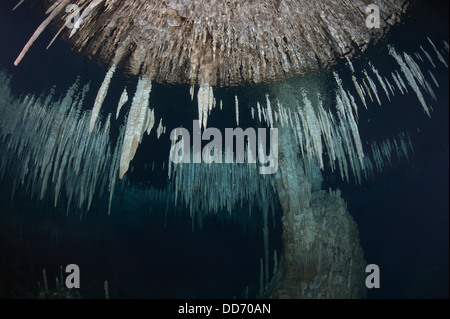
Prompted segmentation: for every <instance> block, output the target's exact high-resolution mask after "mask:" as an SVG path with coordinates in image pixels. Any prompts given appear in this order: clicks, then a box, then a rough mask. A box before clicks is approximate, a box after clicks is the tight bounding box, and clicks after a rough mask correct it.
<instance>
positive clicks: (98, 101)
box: [89, 64, 116, 132]
mask: <svg viewBox="0 0 450 319" xmlns="http://www.w3.org/2000/svg"><path fill="white" fill-rule="evenodd" d="M115 71H116V66H115V65H114V64H113V65H112V66H111V68H109V70H108V72H107V73H106V76H105V79H104V80H103V83H102V85H101V86H100V89H99V90H98V93H97V97H96V98H95V102H94V108H93V109H92V115H91V122H90V124H89V132H92V131H93V130H94V125H95V121H96V120H97V117H98V114H99V112H100V108H101V107H102V104H103V101H104V100H105V97H106V94H107V93H108V88H109V84H110V83H111V78H112V77H113V75H114V72H115Z"/></svg>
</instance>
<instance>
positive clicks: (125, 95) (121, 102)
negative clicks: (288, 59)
mask: <svg viewBox="0 0 450 319" xmlns="http://www.w3.org/2000/svg"><path fill="white" fill-rule="evenodd" d="M127 102H128V93H127V87H125V88H124V89H123V92H122V94H121V95H120V99H119V103H118V104H117V111H116V120H117V119H118V118H119V114H120V110H121V109H122V106H124V104H125V103H127Z"/></svg>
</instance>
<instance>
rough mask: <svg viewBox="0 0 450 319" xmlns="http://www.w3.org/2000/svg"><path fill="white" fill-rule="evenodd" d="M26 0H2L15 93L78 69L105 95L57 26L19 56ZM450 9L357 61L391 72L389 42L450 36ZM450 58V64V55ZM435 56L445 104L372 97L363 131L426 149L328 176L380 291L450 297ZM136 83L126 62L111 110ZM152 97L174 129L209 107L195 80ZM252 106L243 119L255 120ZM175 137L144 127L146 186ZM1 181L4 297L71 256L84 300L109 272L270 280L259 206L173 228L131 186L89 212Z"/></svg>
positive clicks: (192, 291)
mask: <svg viewBox="0 0 450 319" xmlns="http://www.w3.org/2000/svg"><path fill="white" fill-rule="evenodd" d="M14 4H15V1H2V3H1V4H0V66H1V67H2V68H4V69H6V70H7V71H8V72H9V73H10V74H13V75H14V77H13V80H12V86H13V89H14V92H16V93H21V92H25V91H26V92H35V93H40V92H41V91H42V90H43V89H47V88H49V87H51V86H53V85H55V84H56V85H57V90H58V89H60V90H61V92H62V91H64V89H67V88H68V87H69V86H70V85H71V84H72V83H73V81H74V80H75V78H76V76H77V75H80V76H81V78H82V80H84V81H85V82H88V81H92V89H91V92H90V93H89V95H88V97H87V100H88V101H93V99H94V98H95V94H96V92H93V91H95V90H96V89H95V88H96V87H99V86H100V83H101V82H102V80H103V78H104V75H105V72H106V71H105V70H104V69H101V68H99V67H97V66H96V65H95V64H94V63H92V62H90V61H88V60H87V59H85V58H80V57H78V56H77V55H75V54H74V53H72V52H71V51H70V49H69V48H68V47H67V46H66V45H65V44H64V43H62V42H59V41H56V42H55V43H54V44H53V46H52V47H51V48H50V49H49V50H45V47H46V45H47V44H48V42H49V41H50V40H51V37H52V36H51V35H50V34H49V33H48V32H44V34H42V35H41V37H40V38H39V40H38V41H36V43H35V44H34V45H33V47H32V48H31V49H30V51H29V52H28V54H27V55H26V57H25V58H24V60H23V61H22V62H21V64H20V66H19V67H17V68H15V67H13V66H12V63H13V61H14V60H15V58H16V56H17V55H18V53H19V52H20V51H21V49H22V47H23V45H24V44H25V42H26V41H27V40H28V37H29V36H30V35H31V34H32V33H33V32H34V30H35V28H36V26H38V25H39V24H40V22H41V21H42V17H39V16H37V15H36V14H35V13H34V12H31V11H30V10H28V9H27V7H26V6H25V5H23V6H22V7H21V8H20V9H18V10H17V11H16V12H14V13H13V12H11V11H10V8H12V7H13V6H14ZM447 12H448V3H447V2H446V1H435V2H432V3H430V2H419V3H418V4H417V6H416V7H415V9H414V10H413V11H412V12H411V17H410V18H408V19H407V21H406V22H405V25H402V26H399V27H397V28H395V29H394V30H393V32H392V34H391V35H390V36H389V38H387V39H385V40H384V41H383V42H381V43H378V44H377V45H375V46H374V47H372V48H371V49H370V50H369V51H368V52H366V53H365V55H364V56H363V57H362V59H361V60H360V61H354V62H353V64H354V66H355V69H358V66H360V65H363V64H364V63H365V62H367V60H371V61H374V64H375V62H380V63H376V65H377V67H378V69H379V71H380V73H381V72H383V71H386V72H387V71H389V70H390V68H392V67H394V64H393V63H392V61H390V62H389V61H388V60H387V59H386V62H385V61H383V59H384V58H385V57H387V54H386V44H387V43H395V44H396V48H401V50H403V51H406V52H414V51H419V45H424V44H426V43H427V39H426V37H427V36H428V37H430V39H432V40H433V41H434V43H438V42H442V40H447V41H448V13H447ZM419 52H420V51H419ZM429 52H430V51H429ZM446 59H447V62H448V54H447V56H446ZM391 60H392V59H391ZM435 64H436V66H438V69H436V70H433V73H434V75H435V76H436V78H437V80H438V82H439V83H440V89H439V90H435V92H436V95H437V101H438V102H435V103H433V109H434V111H433V113H432V117H431V118H430V119H428V118H427V117H426V115H425V114H424V113H423V110H422V108H421V106H420V104H419V102H418V101H417V98H416V96H415V95H414V94H411V92H410V94H409V95H405V96H396V97H395V98H393V99H392V102H391V103H383V106H382V107H379V106H378V105H376V104H371V105H370V106H369V110H367V111H366V110H365V109H364V108H363V107H361V108H360V111H359V112H360V120H359V127H360V133H361V137H362V139H368V140H371V139H380V138H382V137H387V136H390V135H393V134H396V133H397V132H398V131H399V130H402V131H408V132H410V135H411V139H412V142H413V145H414V150H415V154H414V155H412V156H410V160H409V162H406V161H402V162H400V163H399V162H395V161H394V163H393V167H392V168H388V169H386V170H385V171H384V172H383V173H381V174H377V175H376V177H375V179H374V180H373V181H367V182H364V183H363V185H362V186H357V185H354V183H343V182H339V181H335V180H333V179H332V178H331V177H329V176H328V177H327V176H326V177H325V182H324V183H325V185H324V187H328V186H331V187H333V188H335V187H339V188H341V189H342V190H343V193H342V194H343V197H344V198H345V200H346V201H347V203H348V209H349V211H350V213H351V214H352V216H353V217H354V219H355V220H356V222H357V223H358V226H359V230H360V238H361V245H362V247H363V250H364V252H365V259H366V261H367V262H368V263H375V264H378V265H379V266H380V269H381V288H380V289H377V290H368V297H369V298H448V294H449V293H448V291H449V290H448V282H449V279H448V269H449V261H448V252H449V247H448V245H449V244H448V243H449V236H448V230H449V221H448V206H449V205H448V193H449V190H448V188H449V187H448V182H449V178H448V176H449V174H448V158H449V157H448V155H449V154H448V146H449V140H448V127H449V126H448V125H449V123H448V118H449V114H448V101H449V98H448V96H449V93H448V69H445V68H444V67H443V65H442V64H440V62H439V61H436V59H435ZM397 69H398V68H397ZM336 70H338V72H342V73H345V72H348V68H346V67H345V66H343V65H337V66H336ZM340 74H341V73H340ZM124 85H128V86H129V87H130V88H132V87H135V85H136V79H129V78H125V77H123V76H120V75H119V74H116V75H115V76H114V78H113V81H112V83H111V87H110V90H109V92H108V96H107V99H106V101H105V104H104V110H106V111H113V110H114V108H115V105H116V103H117V100H118V98H119V96H120V93H121V91H122V88H123V86H124ZM350 85H351V83H350V84H349V86H350ZM239 90H241V89H239V88H238V89H222V90H220V91H219V92H218V93H217V94H218V95H219V96H222V97H223V98H224V105H234V101H233V99H234V94H235V93H239ZM129 93H130V91H129ZM382 94H383V93H381V92H380V96H381V95H382ZM151 103H152V104H153V105H155V106H157V107H156V110H155V112H156V117H157V118H158V119H159V118H160V117H163V119H164V121H165V125H167V129H168V132H170V130H171V129H172V128H174V127H177V126H180V125H183V126H184V127H188V126H189V125H191V124H189V123H191V121H192V119H193V118H195V117H196V116H197V109H196V105H195V104H194V103H191V102H190V97H189V90H188V87H179V86H164V85H154V86H153V89H152V100H151ZM243 104H245V102H244V103H243ZM90 105H91V104H90V103H87V106H86V108H87V109H88V108H90ZM108 107H109V109H108ZM123 113H125V112H123ZM241 114H242V115H241V116H242V117H241V121H242V122H243V124H242V126H243V127H245V124H244V123H251V122H250V120H251V119H250V118H249V115H248V114H247V118H245V117H244V116H245V115H244V112H241ZM121 120H122V121H123V114H122V116H121V119H119V121H117V122H115V121H113V124H112V125H113V130H112V131H113V133H112V138H113V139H114V138H115V137H117V136H116V135H114V134H117V131H118V126H119V123H120V122H121ZM233 120H234V109H233V108H231V109H228V110H227V109H225V110H224V112H222V113H220V112H216V113H214V112H213V114H212V116H211V118H210V120H209V125H211V126H216V127H222V126H223V127H225V126H226V125H227V123H233ZM230 125H232V124H230ZM418 127H419V128H420V133H419V132H418V130H417V128H418ZM114 132H116V133H114ZM169 145H170V144H169V142H168V136H167V135H166V139H162V140H156V139H155V138H148V139H147V140H146V139H145V138H144V142H143V144H142V145H141V147H140V148H139V150H138V152H137V154H136V157H135V160H134V161H133V163H134V165H135V166H136V172H135V173H134V174H131V173H130V174H128V175H130V176H129V178H130V181H131V182H132V183H133V184H134V185H139V183H143V184H144V185H145V184H146V183H148V182H149V181H150V183H151V185H153V186H155V187H159V188H164V187H165V184H166V176H167V171H162V170H159V171H157V172H155V173H154V174H153V175H152V176H150V177H148V176H143V174H139V166H140V165H141V166H142V164H143V163H145V162H146V161H148V160H150V161H155V162H156V163H159V164H157V165H161V164H162V162H163V161H167V154H168V151H169ZM1 183H2V184H1V187H0V257H1V259H0V296H1V297H2V298H32V297H34V296H36V294H37V291H38V286H37V282H38V281H41V282H42V269H44V268H45V269H46V270H47V273H48V277H49V285H50V286H51V287H54V285H55V284H54V279H53V278H54V277H55V276H58V275H59V267H60V265H63V266H65V265H68V264H72V263H74V264H77V265H78V266H79V267H80V270H81V289H80V291H81V294H82V295H83V297H86V298H102V297H103V281H104V280H108V282H109V288H110V295H111V297H112V298H194V297H196V298H230V297H233V296H237V297H243V294H244V289H245V287H246V286H249V291H250V296H255V295H256V293H257V292H258V285H259V260H260V258H261V257H262V256H263V254H264V250H263V240H262V231H261V227H262V225H261V221H260V220H259V219H257V218H253V219H251V220H250V221H249V223H248V224H247V225H243V224H242V223H237V222H233V221H225V222H220V221H217V218H215V217H212V218H210V219H207V220H205V225H204V227H203V230H202V231H198V230H196V231H194V232H192V231H191V220H190V218H189V217H188V216H187V215H186V212H184V215H183V216H182V217H169V220H168V221H167V226H166V227H164V217H163V213H164V212H161V214H160V215H149V214H148V207H145V206H142V205H140V204H139V201H138V200H136V199H134V198H133V197H132V195H133V193H132V192H130V193H127V196H118V197H117V198H115V199H114V202H113V204H114V207H115V208H114V209H113V212H112V215H111V216H107V214H106V209H107V200H105V199H98V200H97V201H94V205H93V207H92V209H91V211H89V213H88V214H87V216H85V217H84V218H83V219H81V220H80V219H79V217H74V216H72V215H71V216H69V217H67V216H66V212H65V207H62V208H53V206H52V204H51V203H49V202H46V201H45V200H44V201H37V200H36V199H31V198H30V197H29V196H28V195H27V194H24V193H22V192H18V193H17V194H16V195H15V198H14V200H13V201H11V200H10V196H11V183H10V181H7V180H5V181H1ZM105 202H106V204H105ZM62 206H63V205H62ZM171 209H172V208H171ZM171 212H172V211H171ZM171 212H169V216H172V215H171V214H170V213H171ZM172 213H173V212H172ZM255 213H256V214H257V213H258V212H255ZM280 214H281V213H280V211H279V209H278V211H277V214H276V216H275V217H276V223H275V228H273V226H271V228H270V233H271V240H270V247H271V251H273V249H277V251H278V252H280V249H281V239H280V238H281V230H280V225H279V224H280ZM254 215H255V214H253V216H254ZM244 230H246V231H244Z"/></svg>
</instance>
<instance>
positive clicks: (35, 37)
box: [14, 0, 70, 66]
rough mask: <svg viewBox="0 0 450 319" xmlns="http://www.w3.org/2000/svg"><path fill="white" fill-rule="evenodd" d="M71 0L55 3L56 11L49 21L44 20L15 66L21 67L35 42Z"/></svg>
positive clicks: (52, 13)
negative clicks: (21, 62) (20, 64)
mask: <svg viewBox="0 0 450 319" xmlns="http://www.w3.org/2000/svg"><path fill="white" fill-rule="evenodd" d="M69 1H70V0H61V1H58V2H55V5H56V4H57V6H56V7H55V9H54V10H53V11H52V12H51V13H50V15H49V16H48V17H47V19H45V20H44V22H42V23H41V25H40V26H39V27H38V28H37V29H36V31H35V32H34V33H33V35H32V36H31V38H30V39H29V40H28V42H27V43H26V44H25V46H24V47H23V49H22V52H20V54H19V56H18V57H17V59H16V60H15V61H14V65H15V66H17V65H19V63H20V61H22V59H23V57H24V56H25V54H26V53H27V52H28V50H29V49H30V47H31V46H32V45H33V43H34V41H36V39H37V38H38V37H39V36H40V35H41V33H42V32H43V31H44V30H45V28H46V27H47V26H48V25H49V24H50V22H51V21H52V20H53V19H54V18H55V17H56V16H57V15H58V14H59V13H60V12H61V10H62V9H63V8H65V6H66V5H67V4H68V3H69Z"/></svg>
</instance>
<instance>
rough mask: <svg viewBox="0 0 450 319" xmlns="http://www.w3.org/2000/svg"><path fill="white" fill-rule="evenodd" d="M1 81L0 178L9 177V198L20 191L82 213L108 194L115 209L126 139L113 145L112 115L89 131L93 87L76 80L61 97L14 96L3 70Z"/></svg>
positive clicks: (51, 93) (0, 74)
mask: <svg viewBox="0 0 450 319" xmlns="http://www.w3.org/2000/svg"><path fill="white" fill-rule="evenodd" d="M0 83H1V86H0V90H1V92H0V98H1V105H0V119H1V120H0V138H1V142H2V143H1V144H0V147H1V156H0V176H1V177H2V178H6V177H11V179H12V181H13V187H12V190H11V198H13V197H14V193H15V192H16V190H17V189H18V188H19V187H22V188H24V189H25V190H26V192H28V193H29V194H31V195H32V196H36V197H38V198H39V199H43V198H44V197H51V198H52V200H53V203H54V205H55V207H56V206H57V205H58V202H59V201H60V200H61V198H64V203H65V204H66V205H67V211H69V209H70V208H72V209H74V210H75V211H79V212H81V213H83V212H86V211H87V210H89V208H90V206H91V203H92V201H93V198H94V197H95V196H99V197H102V196H103V194H104V193H106V192H109V194H110V195H109V209H111V202H112V197H113V193H114V189H115V184H116V181H117V176H118V168H119V159H120V149H121V147H122V141H123V137H121V138H119V140H118V141H117V142H116V143H115V146H114V145H113V143H111V141H110V115H108V116H107V118H105V119H104V121H103V123H100V121H99V122H97V124H95V125H94V127H93V128H92V133H90V132H89V125H90V112H86V111H82V105H83V101H84V98H85V95H86V93H87V91H88V90H89V84H87V85H84V86H82V87H80V86H81V84H80V79H77V81H76V82H75V83H74V84H73V85H72V86H71V87H70V88H69V89H68V91H67V93H66V94H65V95H64V96H63V97H57V96H55V94H54V89H52V90H50V91H48V92H45V93H43V94H42V95H40V96H39V97H36V96H32V95H25V96H23V97H19V98H16V97H14V96H13V95H12V94H11V91H10V78H9V77H8V76H7V75H6V74H5V73H4V72H3V71H1V72H0ZM122 131H123V129H122ZM121 135H123V134H121Z"/></svg>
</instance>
